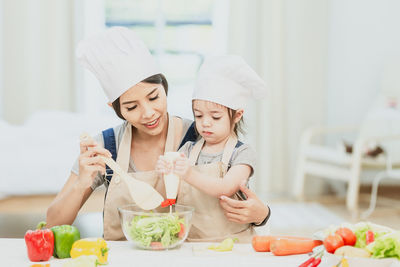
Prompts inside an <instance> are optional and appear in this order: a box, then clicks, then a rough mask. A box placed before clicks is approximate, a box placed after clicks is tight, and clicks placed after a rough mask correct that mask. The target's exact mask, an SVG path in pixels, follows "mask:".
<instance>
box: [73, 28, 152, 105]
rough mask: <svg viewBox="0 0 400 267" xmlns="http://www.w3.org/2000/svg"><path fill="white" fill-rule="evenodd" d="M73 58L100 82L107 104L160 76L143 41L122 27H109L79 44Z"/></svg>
mask: <svg viewBox="0 0 400 267" xmlns="http://www.w3.org/2000/svg"><path fill="white" fill-rule="evenodd" d="M76 56H77V58H78V60H79V62H80V63H81V64H82V65H83V66H84V67H86V68H87V69H89V70H90V71H91V72H92V73H93V74H94V75H95V76H96V77H97V79H98V80H99V81H100V83H101V85H102V87H103V90H104V92H105V93H106V95H107V97H108V100H109V101H110V102H113V101H114V100H116V99H117V98H118V97H120V96H121V95H122V94H123V93H124V92H125V91H127V90H128V89H129V88H131V87H132V86H134V85H135V84H137V83H139V82H141V81H143V80H144V79H146V78H148V77H150V76H153V75H155V74H159V73H160V70H159V68H158V67H157V64H156V62H155V60H154V58H153V56H152V55H151V54H150V52H149V50H148V49H147V47H146V45H145V44H144V43H143V41H142V40H141V39H139V37H138V36H136V34H135V33H134V32H133V31H131V30H129V29H128V28H124V27H112V28H110V29H108V30H105V31H103V32H102V33H100V34H97V35H95V36H93V37H91V38H88V39H86V40H83V41H81V42H80V43H79V44H78V48H77V50H76Z"/></svg>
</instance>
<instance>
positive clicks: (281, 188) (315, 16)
mask: <svg viewBox="0 0 400 267" xmlns="http://www.w3.org/2000/svg"><path fill="white" fill-rule="evenodd" d="M327 28H328V0H303V1H298V0H286V1H283V0H251V1H241V0H234V1H230V14H229V41H228V44H229V47H228V51H229V53H233V54H239V55H242V56H243V57H244V58H245V59H246V61H247V62H248V63H249V64H250V65H251V66H252V67H253V68H254V69H255V70H256V71H257V73H259V74H260V75H261V76H262V77H263V78H264V79H265V80H266V82H267V83H268V85H269V95H268V97H267V99H266V100H263V101H259V102H257V103H256V104H255V105H252V107H253V108H252V109H251V110H249V111H248V112H247V113H248V116H247V118H248V119H247V122H246V123H247V125H248V129H247V132H248V134H247V139H248V140H249V142H250V143H252V145H253V147H254V148H256V150H257V155H258V162H257V170H256V177H255V183H254V185H255V188H256V191H257V193H258V194H260V196H267V195H270V194H274V193H286V192H290V191H291V184H292V177H293V175H294V168H295V166H296V158H297V150H298V143H299V137H300V134H301V132H302V131H303V130H304V129H305V128H306V127H308V126H309V125H311V124H318V123H322V122H323V119H324V98H325V95H324V92H325V90H324V87H325V83H326V56H327V55H326V51H327V43H328V39H327V34H328V33H327V32H328V31H327ZM316 188H318V186H317V187H316Z"/></svg>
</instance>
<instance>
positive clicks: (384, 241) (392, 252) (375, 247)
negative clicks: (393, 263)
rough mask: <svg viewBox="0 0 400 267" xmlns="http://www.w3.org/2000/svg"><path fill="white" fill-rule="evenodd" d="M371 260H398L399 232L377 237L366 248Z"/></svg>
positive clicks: (399, 249)
mask: <svg viewBox="0 0 400 267" xmlns="http://www.w3.org/2000/svg"><path fill="white" fill-rule="evenodd" d="M367 250H368V251H369V252H371V254H372V255H371V257H372V258H377V259H380V258H397V259H398V260H400V231H393V232H391V233H388V234H386V235H383V236H380V237H377V238H376V239H375V241H374V242H372V243H371V244H369V245H368V246H367Z"/></svg>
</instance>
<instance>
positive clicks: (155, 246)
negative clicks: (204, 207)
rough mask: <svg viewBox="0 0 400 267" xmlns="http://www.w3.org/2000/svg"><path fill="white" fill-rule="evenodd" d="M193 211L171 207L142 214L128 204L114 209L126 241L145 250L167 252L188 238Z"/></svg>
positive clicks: (141, 211) (142, 211)
mask: <svg viewBox="0 0 400 267" xmlns="http://www.w3.org/2000/svg"><path fill="white" fill-rule="evenodd" d="M193 210H194V208H192V207H188V206H183V205H175V206H174V207H173V209H172V211H171V210H170V207H165V208H163V207H159V208H157V209H155V210H152V211H146V210H143V209H141V208H140V207H139V206H137V205H134V204H131V205H125V206H122V207H120V208H118V211H119V216H120V221H121V227H122V230H123V232H124V235H125V237H126V239H127V240H129V241H131V242H133V243H134V244H135V245H136V246H137V247H139V248H142V249H149V250H163V249H171V248H174V247H177V246H179V245H181V244H182V243H183V242H184V241H185V239H186V238H187V236H188V233H189V230H190V226H191V220H192V215H193Z"/></svg>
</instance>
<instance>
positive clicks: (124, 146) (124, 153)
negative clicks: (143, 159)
mask: <svg viewBox="0 0 400 267" xmlns="http://www.w3.org/2000/svg"><path fill="white" fill-rule="evenodd" d="M131 142H132V125H131V124H130V123H127V124H126V126H125V129H124V134H123V135H122V139H121V143H120V145H119V148H118V157H117V163H118V164H119V166H121V168H122V169H123V170H124V171H126V172H128V167H129V159H130V155H131Z"/></svg>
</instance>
